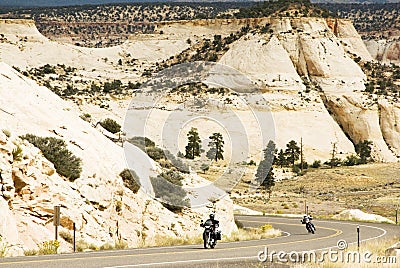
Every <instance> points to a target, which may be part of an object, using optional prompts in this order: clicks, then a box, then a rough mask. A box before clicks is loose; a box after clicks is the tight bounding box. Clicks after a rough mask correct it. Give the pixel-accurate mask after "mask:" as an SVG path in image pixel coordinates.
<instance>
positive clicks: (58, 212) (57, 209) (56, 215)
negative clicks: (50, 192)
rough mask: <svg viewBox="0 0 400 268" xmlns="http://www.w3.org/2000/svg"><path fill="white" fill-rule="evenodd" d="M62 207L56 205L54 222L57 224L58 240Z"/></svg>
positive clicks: (56, 236)
mask: <svg viewBox="0 0 400 268" xmlns="http://www.w3.org/2000/svg"><path fill="white" fill-rule="evenodd" d="M60 208H61V206H54V216H53V224H54V226H55V240H58V226H59V225H60Z"/></svg>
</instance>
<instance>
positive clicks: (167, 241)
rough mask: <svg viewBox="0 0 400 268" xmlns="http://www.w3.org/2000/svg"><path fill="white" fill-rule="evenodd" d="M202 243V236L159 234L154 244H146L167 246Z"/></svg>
mask: <svg viewBox="0 0 400 268" xmlns="http://www.w3.org/2000/svg"><path fill="white" fill-rule="evenodd" d="M201 243H203V238H202V237H201V235H199V236H185V237H171V236H160V235H157V236H156V237H155V242H154V244H150V245H146V246H157V247H169V246H179V245H196V244H201Z"/></svg>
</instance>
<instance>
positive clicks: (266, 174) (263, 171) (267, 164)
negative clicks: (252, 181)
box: [256, 141, 276, 198]
mask: <svg viewBox="0 0 400 268" xmlns="http://www.w3.org/2000/svg"><path fill="white" fill-rule="evenodd" d="M275 153H276V145H275V143H274V142H273V141H269V142H268V145H267V148H265V149H264V159H263V160H261V162H260V164H259V165H258V168H257V173H256V181H257V182H258V183H259V184H260V185H261V186H263V187H264V188H265V190H266V191H267V192H268V198H271V193H272V187H273V186H274V185H275V178H274V172H273V168H272V164H273V162H274V158H275Z"/></svg>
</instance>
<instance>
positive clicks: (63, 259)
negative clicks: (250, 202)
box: [0, 220, 343, 266]
mask: <svg viewBox="0 0 400 268" xmlns="http://www.w3.org/2000/svg"><path fill="white" fill-rule="evenodd" d="M243 222H257V223H275V224H285V225H295V226H297V225H300V224H293V223H283V222H265V221H248V220H243ZM318 229H326V230H332V231H335V233H334V234H331V235H328V236H323V237H317V238H311V239H302V240H297V241H290V242H281V243H273V244H268V246H277V245H289V244H295V243H305V242H310V241H316V240H322V239H329V238H332V237H335V236H338V235H340V234H342V233H343V232H342V231H341V230H338V229H333V228H328V227H318ZM248 241H249V240H248ZM252 241H257V240H252ZM262 246H264V245H251V246H241V247H230V248H214V249H213V250H212V251H213V252H215V251H219V252H220V251H228V250H238V249H247V248H260V247H262ZM152 249H157V248H156V247H155V248H152ZM133 250H135V249H133ZM199 250H202V249H200V248H199V249H197V250H189V251H175V252H153V253H143V254H142V253H136V254H127V255H111V256H87V255H86V256H82V257H76V258H75V257H72V258H55V259H47V260H27V261H14V262H4V263H0V266H3V265H10V264H28V263H41V262H42V263H46V262H55V261H79V260H88V259H114V258H122V257H134V256H152V255H170V254H173V255H177V254H190V253H198V252H199ZM105 253H106V252H105ZM256 254H257V252H255V253H254V256H256ZM55 256H57V255H55Z"/></svg>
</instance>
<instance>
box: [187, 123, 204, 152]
mask: <svg viewBox="0 0 400 268" xmlns="http://www.w3.org/2000/svg"><path fill="white" fill-rule="evenodd" d="M187 137H188V145H186V147H185V157H186V158H188V159H194V158H195V157H196V156H200V153H201V143H200V142H201V140H200V136H199V133H198V132H197V128H193V127H192V128H191V129H190V131H189V133H188V134H187Z"/></svg>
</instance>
